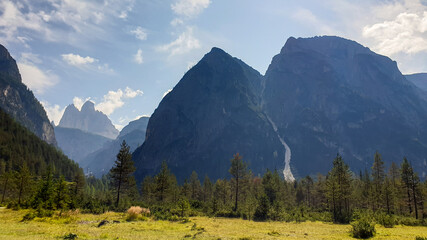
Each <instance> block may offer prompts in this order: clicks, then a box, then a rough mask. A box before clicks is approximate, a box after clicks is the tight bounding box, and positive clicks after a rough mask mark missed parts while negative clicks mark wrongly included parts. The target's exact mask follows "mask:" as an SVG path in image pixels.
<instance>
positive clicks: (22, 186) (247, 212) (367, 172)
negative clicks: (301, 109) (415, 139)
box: [0, 142, 427, 224]
mask: <svg viewBox="0 0 427 240" xmlns="http://www.w3.org/2000/svg"><path fill="white" fill-rule="evenodd" d="M134 171H135V167H134V166H133V161H132V155H131V153H130V150H129V146H128V145H127V144H126V142H123V143H122V146H121V149H120V151H119V153H118V154H117V159H116V162H115V164H114V166H113V168H112V169H111V170H110V172H109V174H108V175H105V176H103V177H102V178H101V179H96V178H94V177H92V176H88V177H86V178H85V177H84V176H82V175H79V174H77V175H76V176H74V178H73V179H72V180H66V179H65V178H64V177H62V176H59V177H55V176H54V175H53V174H52V172H53V171H52V168H50V167H48V168H47V170H46V172H45V174H43V175H42V177H36V176H33V175H31V174H29V171H28V169H27V167H25V165H24V166H23V167H22V168H21V169H19V170H18V171H15V174H14V177H13V178H9V180H7V178H5V177H4V176H5V175H4V174H2V175H1V176H0V184H1V186H6V185H8V186H9V188H10V189H9V190H8V191H6V192H5V191H3V197H2V202H3V204H6V203H8V204H9V205H10V206H11V207H17V206H18V207H28V208H33V209H39V210H40V209H47V210H55V209H57V210H64V209H74V208H79V209H81V210H82V211H87V212H92V213H102V212H105V211H110V210H115V211H123V210H125V209H127V208H129V207H130V206H135V205H139V206H143V207H147V208H150V209H151V213H152V214H153V215H154V217H155V218H156V219H169V220H171V219H178V218H183V217H186V216H194V215H207V216H220V217H240V218H244V219H249V220H257V221H264V220H276V221H303V220H305V219H312V220H321V221H333V222H336V223H348V222H350V221H351V220H352V219H354V217H355V216H356V215H358V214H360V213H361V212H369V213H372V214H373V215H375V216H395V217H398V218H402V219H412V220H410V222H411V223H416V224H425V221H424V219H425V217H426V215H427V214H426V211H425V210H424V209H425V201H424V199H425V198H426V196H427V182H426V181H424V182H421V181H420V178H419V176H418V175H417V173H416V172H415V171H414V169H413V168H412V166H411V164H410V162H409V161H408V160H407V159H406V158H404V159H403V160H402V162H401V163H400V164H399V165H398V164H395V163H392V164H391V165H390V166H389V168H387V167H386V166H385V164H384V162H383V160H382V158H381V155H380V154H379V153H375V155H374V157H373V163H372V167H371V168H370V169H364V171H360V172H359V173H357V174H356V173H354V172H351V171H350V168H349V166H348V165H347V164H346V163H345V162H344V160H343V158H342V157H341V156H340V155H338V154H337V156H336V157H335V159H333V161H332V165H331V170H330V171H329V172H328V173H327V174H326V175H322V174H317V175H316V176H306V177H304V178H301V179H299V180H296V181H293V182H286V181H285V180H284V178H283V176H282V174H280V173H279V172H278V171H277V170H272V171H271V170H267V171H266V172H265V173H264V174H263V175H262V176H255V175H254V174H253V173H252V172H251V170H250V169H249V167H248V165H247V163H246V162H245V161H244V159H243V157H242V156H241V155H239V154H238V153H236V154H235V155H234V156H233V158H232V159H231V161H230V169H229V174H230V175H229V176H230V178H228V179H218V180H216V181H211V180H210V179H209V177H208V176H204V178H203V181H201V180H200V177H199V176H198V174H197V173H196V172H194V171H193V173H192V174H191V175H190V176H189V177H188V179H186V180H185V181H184V183H183V184H178V182H177V180H176V177H175V175H174V174H173V173H171V171H170V170H169V168H168V166H167V163H166V162H163V163H162V165H161V168H160V171H159V172H158V173H157V174H156V175H155V176H147V177H145V178H144V179H143V181H142V182H141V183H140V184H139V186H138V185H137V183H136V181H135V178H134V177H133V172H134ZM6 181H10V182H8V183H6ZM12 182H13V183H12ZM5 193H6V194H5ZM408 221H409V220H408Z"/></svg>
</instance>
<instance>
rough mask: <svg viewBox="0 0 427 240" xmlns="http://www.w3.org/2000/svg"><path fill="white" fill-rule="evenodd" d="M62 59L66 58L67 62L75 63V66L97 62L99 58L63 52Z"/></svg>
mask: <svg viewBox="0 0 427 240" xmlns="http://www.w3.org/2000/svg"><path fill="white" fill-rule="evenodd" d="M61 56H62V60H64V61H65V62H66V63H68V64H70V65H73V66H83V65H86V64H91V63H94V62H97V61H98V60H97V59H95V58H92V57H89V56H86V57H82V56H80V55H78V54H73V53H69V54H62V55H61Z"/></svg>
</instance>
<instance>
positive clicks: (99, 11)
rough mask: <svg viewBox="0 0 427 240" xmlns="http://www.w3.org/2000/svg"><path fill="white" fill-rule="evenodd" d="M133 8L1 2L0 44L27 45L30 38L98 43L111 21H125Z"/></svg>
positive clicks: (105, 2) (129, 4) (114, 3)
mask: <svg viewBox="0 0 427 240" xmlns="http://www.w3.org/2000/svg"><path fill="white" fill-rule="evenodd" d="M133 4H134V0H99V1H86V0H49V1H44V2H43V3H41V1H29V0H12V1H11V0H2V1H0V28H1V29H2V31H1V32H0V41H1V42H2V43H3V44H4V43H7V42H19V41H22V40H24V41H27V40H28V36H31V38H40V39H42V40H45V41H55V42H64V41H67V43H69V44H73V43H77V44H78V43H80V41H81V39H82V38H86V39H89V38H93V39H98V38H99V36H100V35H101V34H103V33H105V32H106V28H105V26H106V25H107V24H108V23H110V22H111V21H112V19H113V18H120V17H121V18H125V17H127V14H128V12H130V11H132V8H133ZM105 23H106V24H105ZM18 37H20V39H19V38H18ZM79 40H80V41H79Z"/></svg>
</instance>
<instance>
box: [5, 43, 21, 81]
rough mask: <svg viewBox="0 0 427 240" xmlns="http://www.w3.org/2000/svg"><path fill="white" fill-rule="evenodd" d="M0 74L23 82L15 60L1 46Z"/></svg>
mask: <svg viewBox="0 0 427 240" xmlns="http://www.w3.org/2000/svg"><path fill="white" fill-rule="evenodd" d="M0 73H3V74H7V75H9V76H12V77H13V78H15V79H17V80H19V81H21V74H20V73H19V70H18V66H17V65H16V61H15V59H13V58H12V56H10V53H9V51H8V50H7V49H6V48H5V47H4V46H3V45H1V44H0Z"/></svg>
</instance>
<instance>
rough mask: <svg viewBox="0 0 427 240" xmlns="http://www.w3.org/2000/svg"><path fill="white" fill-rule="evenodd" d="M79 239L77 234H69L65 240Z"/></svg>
mask: <svg viewBox="0 0 427 240" xmlns="http://www.w3.org/2000/svg"><path fill="white" fill-rule="evenodd" d="M77 238H78V236H77V234H74V233H69V234H67V235H65V236H64V238H63V239H68V240H74V239H77Z"/></svg>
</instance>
